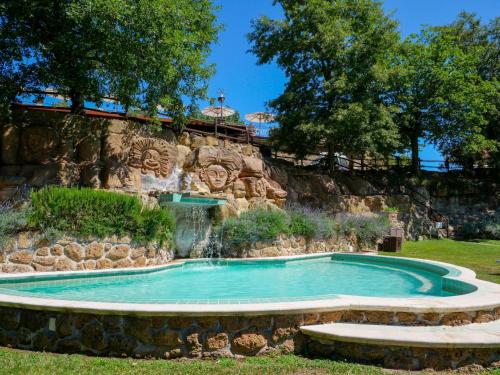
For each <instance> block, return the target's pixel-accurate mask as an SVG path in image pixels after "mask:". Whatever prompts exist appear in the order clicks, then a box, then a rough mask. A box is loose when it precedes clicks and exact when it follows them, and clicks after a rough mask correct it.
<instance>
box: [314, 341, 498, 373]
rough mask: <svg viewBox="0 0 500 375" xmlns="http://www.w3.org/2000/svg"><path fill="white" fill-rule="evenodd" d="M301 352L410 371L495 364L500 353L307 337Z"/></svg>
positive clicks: (478, 368)
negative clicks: (370, 343) (371, 343)
mask: <svg viewBox="0 0 500 375" xmlns="http://www.w3.org/2000/svg"><path fill="white" fill-rule="evenodd" d="M304 352H305V354H306V355H308V356H312V357H322V358H331V359H337V360H343V361H345V360H350V361H356V362H360V363H367V364H376V365H380V366H383V367H386V368H393V369H405V370H413V371H415V370H423V369H433V370H447V369H456V368H460V367H464V368H466V367H467V366H471V370H476V371H477V370H480V369H482V367H481V366H491V365H492V364H494V363H495V364H496V365H495V367H497V365H498V361H500V353H499V351H498V349H495V348H420V347H418V348H417V347H400V346H388V345H367V344H359V343H350V342H342V341H320V340H309V341H307V343H306V344H305V348H304ZM476 371H473V372H476ZM464 372H465V371H464ZM467 373H469V372H468V371H467ZM471 373H472V372H471Z"/></svg>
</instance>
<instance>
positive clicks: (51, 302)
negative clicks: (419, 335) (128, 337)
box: [0, 252, 500, 318]
mask: <svg viewBox="0 0 500 375" xmlns="http://www.w3.org/2000/svg"><path fill="white" fill-rule="evenodd" d="M327 256H334V257H342V256H347V257H378V258H380V259H384V260H385V261H387V260H388V261H389V263H390V262H391V259H392V260H393V261H394V262H397V263H401V262H402V261H405V262H408V263H413V264H415V263H417V264H430V265H433V266H437V267H440V268H444V269H446V270H457V271H458V273H457V274H455V275H450V274H449V275H445V276H443V278H444V279H448V280H450V281H452V282H453V281H458V282H463V283H466V284H469V285H472V286H473V287H476V288H477V290H476V291H473V292H471V293H468V294H464V295H459V296H452V297H424V298H386V297H362V296H351V295H338V296H337V297H336V298H332V299H320V300H301V301H289V302H265V303H220V304H217V303H199V304H180V303H179V304H131V303H111V302H90V301H69V300H60V299H48V298H35V297H22V296H15V295H5V294H0V306H3V307H11V308H22V309H30V310H48V311H58V312H77V313H89V314H98V315H130V316H192V317H200V316H259V315H269V314H280V315H287V314H298V313H299V314H300V313H321V312H333V311H346V310H356V311H385V312H408V313H453V312H480V311H491V310H495V309H500V285H497V284H494V283H491V282H487V281H482V280H478V279H476V274H475V273H474V272H473V271H472V270H470V269H468V268H464V267H460V266H456V265H452V264H448V263H443V262H437V261H430V260H423V259H413V258H404V257H389V256H378V255H372V254H352V253H338V252H335V253H315V254H309V255H299V256H285V257H272V258H243V259H241V258H237V259H236V258H231V259H224V261H228V262H255V261H266V262H270V261H277V260H278V261H293V260H301V259H314V258H319V257H327ZM206 261H207V259H186V260H178V261H174V262H171V263H168V264H165V265H161V266H155V267H145V268H136V269H113V270H98V271H70V272H57V273H55V272H47V273H41V272H36V273H24V274H20V275H16V274H9V275H5V276H2V277H1V279H4V280H9V279H11V280H19V279H24V278H43V277H50V276H52V277H57V276H64V275H70V276H73V275H78V276H79V277H83V276H88V275H105V274H113V273H121V274H123V273H127V274H129V273H150V272H155V271H158V270H163V269H166V268H172V267H179V266H181V265H182V264H184V263H191V262H206ZM497 318H498V316H497Z"/></svg>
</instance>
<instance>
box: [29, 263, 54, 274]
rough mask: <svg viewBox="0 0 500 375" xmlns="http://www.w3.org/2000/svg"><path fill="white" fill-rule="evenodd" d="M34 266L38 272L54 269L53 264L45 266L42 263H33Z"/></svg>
mask: <svg viewBox="0 0 500 375" xmlns="http://www.w3.org/2000/svg"><path fill="white" fill-rule="evenodd" d="M33 268H34V269H35V271H36V272H49V271H52V270H53V269H54V267H52V266H43V265H41V264H36V263H34V264H33Z"/></svg>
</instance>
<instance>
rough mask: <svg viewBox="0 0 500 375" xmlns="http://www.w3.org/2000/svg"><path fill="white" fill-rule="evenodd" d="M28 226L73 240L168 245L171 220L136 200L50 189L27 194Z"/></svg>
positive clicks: (170, 216) (95, 191)
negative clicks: (105, 239) (124, 240)
mask: <svg viewBox="0 0 500 375" xmlns="http://www.w3.org/2000/svg"><path fill="white" fill-rule="evenodd" d="M31 204H32V207H33V209H32V213H31V214H30V216H29V223H30V225H32V226H34V227H36V228H37V229H40V230H42V231H46V230H48V229H49V228H50V229H52V230H57V231H61V232H64V233H67V234H71V235H75V236H89V235H91V236H97V237H101V238H102V237H106V236H111V235H118V236H125V235H130V236H131V237H132V238H133V239H135V240H147V241H153V240H156V241H158V242H160V243H163V242H164V241H170V240H171V239H172V233H173V231H174V230H175V219H174V217H173V215H172V214H171V213H170V211H168V210H163V209H149V208H147V207H144V206H143V205H142V204H141V202H140V200H139V199H138V198H137V197H131V196H127V195H124V194H119V193H113V192H107V191H98V190H92V189H75V188H63V187H50V188H45V189H42V190H39V191H37V192H33V193H32V194H31Z"/></svg>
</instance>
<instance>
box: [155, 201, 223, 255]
mask: <svg viewBox="0 0 500 375" xmlns="http://www.w3.org/2000/svg"><path fill="white" fill-rule="evenodd" d="M225 203H226V201H225V200H224V199H217V198H207V197H198V196H192V195H191V194H180V193H174V194H162V195H161V196H160V206H163V207H170V208H172V209H173V212H174V213H175V218H176V231H175V247H176V251H177V255H178V256H180V257H191V258H199V257H203V256H207V257H210V258H211V257H218V256H219V255H220V249H221V248H222V246H221V244H220V240H221V239H220V238H215V237H217V236H216V235H211V229H212V222H211V218H210V209H211V208H212V207H217V206H221V205H223V204H225Z"/></svg>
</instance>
